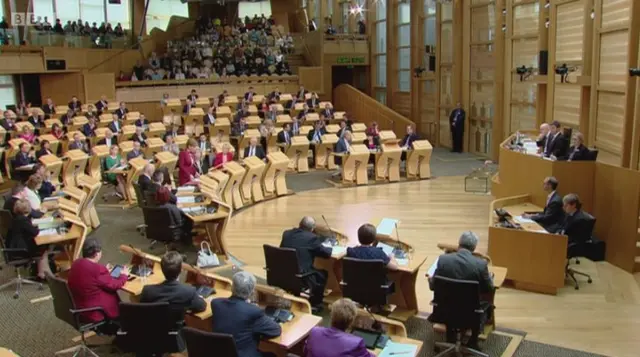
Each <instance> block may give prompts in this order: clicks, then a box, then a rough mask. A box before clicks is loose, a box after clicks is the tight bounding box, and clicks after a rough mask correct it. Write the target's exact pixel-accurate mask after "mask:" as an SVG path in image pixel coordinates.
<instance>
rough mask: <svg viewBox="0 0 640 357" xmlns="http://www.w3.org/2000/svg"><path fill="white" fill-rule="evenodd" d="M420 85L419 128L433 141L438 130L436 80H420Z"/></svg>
mask: <svg viewBox="0 0 640 357" xmlns="http://www.w3.org/2000/svg"><path fill="white" fill-rule="evenodd" d="M420 86H421V88H420V93H422V97H421V101H420V102H421V112H420V128H422V133H423V134H425V135H426V139H428V140H429V141H431V142H432V143H435V142H436V138H435V135H437V132H438V131H437V130H438V116H437V115H436V114H437V113H436V110H437V107H436V97H437V93H436V92H437V87H436V81H435V80H426V81H423V82H421V83H420Z"/></svg>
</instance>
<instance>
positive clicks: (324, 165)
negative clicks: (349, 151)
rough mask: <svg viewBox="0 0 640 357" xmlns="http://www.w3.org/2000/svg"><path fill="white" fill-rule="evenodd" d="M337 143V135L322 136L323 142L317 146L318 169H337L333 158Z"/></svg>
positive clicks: (316, 163) (316, 165)
mask: <svg viewBox="0 0 640 357" xmlns="http://www.w3.org/2000/svg"><path fill="white" fill-rule="evenodd" d="M337 142H338V136H337V135H336V134H335V133H329V134H324V135H322V140H321V141H320V142H319V143H317V144H316V145H315V150H316V152H315V157H316V162H315V167H316V169H327V170H335V169H336V168H337V166H336V161H335V160H334V156H333V147H334V146H335V145H336V143H337Z"/></svg>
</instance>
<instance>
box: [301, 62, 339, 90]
mask: <svg viewBox="0 0 640 357" xmlns="http://www.w3.org/2000/svg"><path fill="white" fill-rule="evenodd" d="M329 68H331V67H329ZM327 75H329V76H331V73H329V74H327ZM298 77H299V78H300V79H299V80H300V84H301V85H304V87H305V88H306V89H307V90H309V91H312V92H318V93H324V85H323V82H324V81H323V80H324V69H323V67H299V68H298Z"/></svg>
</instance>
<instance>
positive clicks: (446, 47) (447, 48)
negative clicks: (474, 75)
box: [440, 22, 453, 63]
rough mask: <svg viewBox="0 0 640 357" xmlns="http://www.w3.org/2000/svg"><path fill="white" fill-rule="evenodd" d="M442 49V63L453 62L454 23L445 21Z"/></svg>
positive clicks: (442, 31) (442, 32)
mask: <svg viewBox="0 0 640 357" xmlns="http://www.w3.org/2000/svg"><path fill="white" fill-rule="evenodd" d="M441 36H442V42H441V43H442V49H441V51H440V63H452V62H453V24H452V23H451V22H447V23H443V24H442V30H441Z"/></svg>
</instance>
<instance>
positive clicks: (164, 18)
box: [147, 0, 253, 33]
mask: <svg viewBox="0 0 640 357" xmlns="http://www.w3.org/2000/svg"><path fill="white" fill-rule="evenodd" d="M171 16H182V17H189V8H188V6H187V3H186V2H185V3H183V2H181V1H180V0H164V1H158V0H155V1H151V2H150V3H149V10H148V11H147V33H151V30H152V29H154V28H156V27H157V28H159V29H160V30H166V29H167V25H169V19H171ZM252 17H253V16H252Z"/></svg>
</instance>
